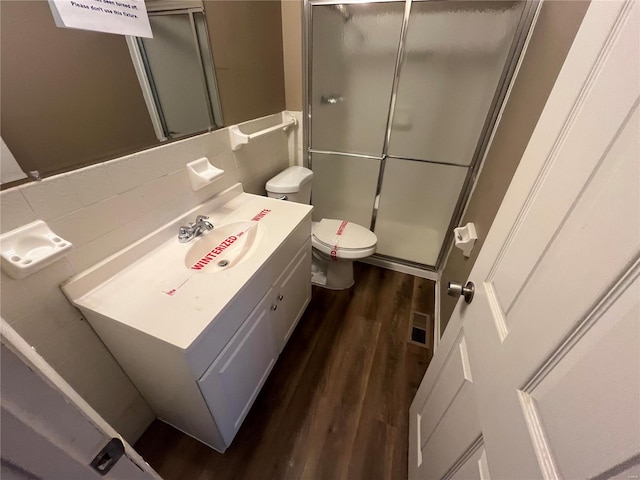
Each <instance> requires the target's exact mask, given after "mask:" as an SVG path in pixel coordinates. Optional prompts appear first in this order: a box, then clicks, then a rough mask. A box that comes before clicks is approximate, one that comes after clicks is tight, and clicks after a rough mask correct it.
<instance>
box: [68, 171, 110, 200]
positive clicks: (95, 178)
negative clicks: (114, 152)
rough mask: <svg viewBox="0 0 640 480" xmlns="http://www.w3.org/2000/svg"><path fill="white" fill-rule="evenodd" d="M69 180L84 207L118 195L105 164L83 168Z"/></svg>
mask: <svg viewBox="0 0 640 480" xmlns="http://www.w3.org/2000/svg"><path fill="white" fill-rule="evenodd" d="M67 178H68V180H69V182H70V183H71V185H72V187H73V189H74V191H75V192H76V195H77V196H78V199H79V200H80V203H81V204H82V206H84V207H88V206H89V205H93V204H94V203H97V202H99V201H101V200H104V199H105V198H109V197H111V196H113V195H115V194H116V190H115V188H114V187H113V184H112V183H111V179H110V178H109V174H108V173H107V168H106V167H105V165H104V164H98V165H92V166H90V167H86V168H81V169H80V170H76V171H74V172H73V174H68V175H67Z"/></svg>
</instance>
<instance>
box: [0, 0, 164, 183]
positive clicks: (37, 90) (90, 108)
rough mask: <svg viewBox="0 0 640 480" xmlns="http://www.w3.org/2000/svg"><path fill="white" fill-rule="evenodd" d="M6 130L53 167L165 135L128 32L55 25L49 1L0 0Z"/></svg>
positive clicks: (30, 164) (23, 153)
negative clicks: (154, 121) (154, 117)
mask: <svg viewBox="0 0 640 480" xmlns="http://www.w3.org/2000/svg"><path fill="white" fill-rule="evenodd" d="M0 18H1V20H0V21H1V25H0V29H1V30H0V31H1V34H2V37H1V38H2V40H1V43H2V56H1V59H0V61H1V69H2V83H1V91H0V103H1V105H2V113H1V115H2V118H1V135H2V138H3V139H4V141H5V142H6V144H7V145H8V147H9V149H10V150H11V152H12V153H13V155H14V156H15V158H16V159H17V160H18V161H19V162H20V166H21V167H22V169H23V170H25V171H30V170H39V171H40V173H51V172H56V171H60V170H63V169H68V168H69V167H71V166H80V165H83V164H85V165H86V164H88V163H93V162H95V161H97V160H100V159H105V158H112V157H115V156H118V155H123V154H125V153H129V152H132V151H135V150H140V149H141V148H145V147H148V146H150V145H153V144H155V143H158V140H157V138H156V136H155V134H154V132H153V126H152V125H151V120H150V118H149V113H148V111H147V108H146V106H145V104H144V100H143V98H142V91H141V89H140V84H139V83H138V79H137V78H136V74H135V72H134V69H133V64H132V63H131V57H130V55H129V50H128V49H127V45H126V42H125V39H124V37H123V36H121V35H110V34H105V33H99V32H89V31H83V30H72V29H64V28H58V27H56V25H55V23H54V21H53V16H52V14H51V9H50V8H49V4H48V3H47V2H43V1H20V2H4V1H3V2H0Z"/></svg>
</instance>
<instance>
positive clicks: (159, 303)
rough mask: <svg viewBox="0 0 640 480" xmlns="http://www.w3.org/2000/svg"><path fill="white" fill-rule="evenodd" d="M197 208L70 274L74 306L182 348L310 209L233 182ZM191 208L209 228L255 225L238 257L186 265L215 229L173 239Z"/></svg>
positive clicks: (68, 284)
mask: <svg viewBox="0 0 640 480" xmlns="http://www.w3.org/2000/svg"><path fill="white" fill-rule="evenodd" d="M197 210H198V211H196V209H194V210H192V211H191V212H189V213H188V214H187V215H185V216H184V217H181V219H177V220H176V221H175V222H172V224H171V225H167V226H165V227H163V228H161V229H158V230H156V231H155V232H153V233H151V234H150V235H148V236H146V237H144V238H143V239H141V240H139V241H138V242H136V243H134V244H133V245H131V246H129V247H127V248H125V249H123V250H122V251H120V252H118V253H116V254H115V255H113V256H111V257H109V258H108V259H106V260H104V261H103V262H101V263H99V264H97V265H95V266H94V267H92V268H90V269H88V270H87V271H85V272H82V273H80V274H78V275H76V276H74V277H72V278H71V279H69V280H68V281H67V282H66V283H65V284H64V285H63V291H64V292H65V294H66V295H67V296H68V297H69V298H70V300H71V301H72V302H73V303H74V304H76V305H77V306H79V307H83V308H86V309H89V310H92V311H93V312H95V313H97V314H100V315H103V316H105V317H109V318H111V319H114V320H117V321H119V322H121V323H124V324H126V325H127V326H129V327H131V328H133V329H136V330H139V331H141V332H143V333H146V334H148V335H151V336H153V337H155V338H158V339H160V340H162V341H164V342H167V343H168V344H171V345H174V346H176V347H178V348H182V349H186V348H188V347H189V346H190V345H191V344H192V343H193V342H194V341H195V340H196V339H197V338H198V337H199V336H200V335H201V333H202V332H203V331H204V330H205V329H206V328H207V327H209V326H210V325H211V324H212V323H214V322H212V320H214V319H216V317H218V315H219V314H220V313H222V312H223V311H224V310H225V307H226V306H227V305H229V303H230V302H231V301H232V300H233V299H234V298H236V297H237V296H238V295H242V291H243V287H244V286H245V285H246V284H247V282H248V281H249V280H250V279H251V278H252V277H253V275H254V274H255V273H256V272H257V271H258V270H259V269H260V268H261V267H262V266H263V265H264V264H265V262H266V261H267V260H268V259H269V258H270V257H271V256H272V255H273V254H274V253H275V252H276V251H277V250H278V248H279V247H280V246H281V245H282V243H283V242H284V240H285V239H286V238H287V237H288V235H289V234H290V233H291V232H292V231H293V230H294V229H295V228H296V227H297V226H298V225H299V224H300V223H301V222H302V221H303V220H304V219H305V218H307V217H308V216H309V215H310V212H311V210H312V207H311V206H309V205H303V204H298V203H293V202H285V201H282V200H276V199H272V198H267V197H261V196H257V195H252V194H248V193H244V192H242V189H241V187H240V186H238V185H236V186H234V187H232V188H231V189H229V190H227V191H225V192H223V193H221V194H219V195H217V196H216V197H215V198H214V199H212V200H210V201H208V202H207V203H206V204H204V205H202V206H201V207H199V209H197ZM196 213H204V214H206V215H208V216H209V221H210V222H212V223H213V225H214V226H216V227H220V228H222V227H224V225H228V224H231V223H233V222H244V223H241V224H238V225H250V228H255V231H254V232H252V235H253V236H254V237H255V240H254V242H253V245H252V246H251V247H250V250H249V251H247V252H246V253H245V255H244V257H245V258H244V259H243V260H242V261H240V262H239V263H237V264H235V265H233V266H232V268H228V269H222V270H220V269H219V268H218V267H216V268H213V269H209V270H208V269H206V268H203V269H201V270H197V269H193V268H190V267H188V266H187V265H186V263H185V255H186V253H187V251H189V249H191V248H192V247H193V245H194V244H195V242H198V241H201V240H203V239H204V238H205V237H206V235H208V234H210V233H214V232H216V229H215V228H214V230H211V231H210V232H208V233H205V234H204V235H202V236H201V237H198V238H196V239H195V240H193V241H191V242H188V243H179V242H178V239H177V231H178V229H177V225H179V224H181V222H182V223H184V222H186V221H189V220H190V221H192V220H193V218H191V217H194V218H195V214H196ZM249 221H251V222H252V223H249ZM253 225H255V226H253ZM294 253H295V252H291V254H292V255H293V254H294ZM220 258H222V255H221V256H220ZM216 260H217V259H216ZM211 272H215V273H211Z"/></svg>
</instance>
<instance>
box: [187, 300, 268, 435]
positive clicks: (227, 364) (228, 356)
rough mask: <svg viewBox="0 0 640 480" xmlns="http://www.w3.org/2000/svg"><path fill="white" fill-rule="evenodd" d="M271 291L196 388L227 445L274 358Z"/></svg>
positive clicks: (262, 382)
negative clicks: (198, 388) (198, 389)
mask: <svg viewBox="0 0 640 480" xmlns="http://www.w3.org/2000/svg"><path fill="white" fill-rule="evenodd" d="M272 300H273V289H270V290H269V292H268V293H267V295H265V296H264V298H263V299H262V301H261V302H260V303H259V304H258V306H257V307H256V308H255V310H254V311H253V312H252V313H251V315H249V317H248V318H247V319H246V320H245V322H244V323H243V324H242V326H241V327H240V329H239V330H238V331H237V332H236V334H235V335H234V336H233V338H232V339H231V340H230V341H229V343H228V344H227V346H226V347H225V348H224V350H223V351H222V352H221V353H220V355H218V357H217V358H216V359H215V361H214V362H213V363H212V364H211V366H210V367H209V368H208V370H207V371H206V372H205V373H204V375H203V376H202V378H200V380H198V385H199V387H200V390H201V391H202V395H203V396H204V398H205V401H206V402H207V405H208V406H209V410H210V411H211V414H212V415H213V418H214V420H215V422H216V424H217V425H218V428H219V429H220V432H221V433H222V437H223V438H224V440H225V442H226V444H227V445H230V444H231V441H232V440H233V437H235V435H236V432H237V431H238V429H239V428H240V425H241V424H242V421H243V420H244V418H245V416H246V415H247V413H248V412H249V409H250V408H251V405H253V401H254V400H255V398H256V397H257V395H258V392H260V389H261V388H262V385H263V384H264V382H265V380H266V379H267V376H268V375H269V372H271V369H272V368H273V365H274V363H275V361H276V358H277V356H278V354H277V351H276V347H275V342H274V339H273V334H272V331H271V325H270V319H269V317H270V313H271V307H272V303H273V302H272Z"/></svg>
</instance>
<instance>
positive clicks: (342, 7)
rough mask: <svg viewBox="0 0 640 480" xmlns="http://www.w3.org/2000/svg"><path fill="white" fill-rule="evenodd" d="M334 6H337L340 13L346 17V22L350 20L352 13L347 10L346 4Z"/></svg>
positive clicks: (335, 6)
mask: <svg viewBox="0 0 640 480" xmlns="http://www.w3.org/2000/svg"><path fill="white" fill-rule="evenodd" d="M333 8H335V9H336V10H337V11H338V12H339V13H340V15H342V18H344V23H347V22H348V21H349V20H351V17H352V15H351V13H349V10H347V6H346V5H342V4H340V5H334V6H333Z"/></svg>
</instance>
